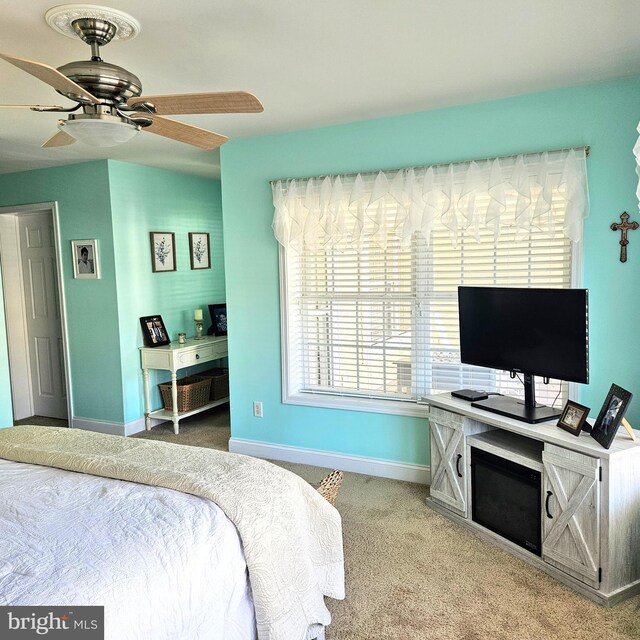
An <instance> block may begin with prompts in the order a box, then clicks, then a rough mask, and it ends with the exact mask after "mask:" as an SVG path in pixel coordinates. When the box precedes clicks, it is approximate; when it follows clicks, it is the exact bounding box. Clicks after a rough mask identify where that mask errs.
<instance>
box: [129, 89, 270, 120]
mask: <svg viewBox="0 0 640 640" xmlns="http://www.w3.org/2000/svg"><path fill="white" fill-rule="evenodd" d="M141 102H150V103H152V104H153V105H154V106H155V108H156V112H157V113H158V114H160V115H161V116H171V115H187V114H191V113H260V112H261V111H264V107H263V106H262V103H261V102H260V100H258V98H256V97H255V96H254V95H253V94H251V93H247V92H246V91H225V92H222V93H177V94H175V95H164V96H139V97H137V98H129V100H128V101H127V106H129V107H132V108H135V106H136V105H137V104H140V103H141Z"/></svg>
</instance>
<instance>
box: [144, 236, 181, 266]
mask: <svg viewBox="0 0 640 640" xmlns="http://www.w3.org/2000/svg"><path fill="white" fill-rule="evenodd" d="M175 236H176V234H175V233H172V232H170V231H151V232H150V233H149V237H150V240H151V269H152V270H153V273H159V272H162V271H175V270H176V237H175Z"/></svg>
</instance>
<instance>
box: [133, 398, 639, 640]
mask: <svg viewBox="0 0 640 640" xmlns="http://www.w3.org/2000/svg"><path fill="white" fill-rule="evenodd" d="M228 421H229V414H228V412H227V410H226V408H224V407H222V408H221V407H218V408H216V409H212V410H211V411H209V412H206V413H203V414H199V415H197V416H193V417H192V418H189V419H187V420H185V421H183V422H181V428H180V431H181V433H180V435H178V436H175V435H174V434H173V431H172V429H171V426H170V425H161V426H159V427H156V428H155V429H153V430H152V431H151V432H149V433H143V434H139V435H140V437H145V438H148V437H151V438H158V439H162V440H168V441H172V442H181V443H183V444H191V445H196V446H204V447H213V448H216V449H226V447H227V442H228V439H229V423H228ZM278 464H281V465H282V466H284V467H286V468H288V469H290V470H291V471H294V472H296V473H299V474H300V475H301V476H302V477H304V478H305V479H307V480H309V481H312V482H315V481H318V480H320V479H321V478H322V477H323V476H324V475H325V474H326V469H319V468H317V467H308V466H303V465H294V464H286V463H278ZM426 494H427V488H426V487H423V486H420V485H415V484H410V483H407V482H398V481H394V480H385V479H381V478H373V477H369V476H364V475H359V474H351V473H347V474H345V480H344V483H343V486H342V489H341V490H340V495H339V496H338V501H337V507H338V510H339V511H340V513H341V514H342V518H343V528H344V544H345V560H346V587H347V597H346V599H345V600H344V601H341V602H338V601H336V600H331V599H328V600H327V604H328V606H329V609H330V610H331V613H332V616H333V623H332V625H331V626H330V627H329V629H328V631H327V640H485V639H494V638H495V639H496V640H622V639H625V640H627V639H628V640H631V639H633V640H638V639H640V596H637V597H635V598H632V599H630V600H627V601H625V602H623V603H621V604H619V605H617V606H615V607H612V608H609V609H607V608H604V607H601V606H599V605H597V604H595V603H593V602H591V601H590V600H588V599H586V598H585V597H583V596H581V595H579V594H577V593H575V592H574V591H572V590H571V589H569V588H568V587H565V586H563V585H561V584H560V583H558V582H556V581H555V580H553V579H552V578H550V577H548V576H547V575H546V574H544V573H542V572H541V571H538V570H537V569H535V568H533V567H531V566H529V565H528V564H526V563H525V562H523V561H521V560H518V559H516V558H514V557H512V556H510V555H509V554H507V553H505V552H502V551H500V550H498V549H496V548H495V547H494V546H492V545H491V544H489V543H486V542H484V541H482V540H480V539H479V538H477V537H476V536H474V535H473V534H471V533H469V532H467V531H465V530H463V529H462V528H460V527H459V526H458V525H456V524H454V523H452V522H449V521H448V520H447V519H446V518H443V517H442V516H440V515H438V514H436V513H434V512H433V511H431V510H430V509H428V508H427V507H426V506H425V505H424V498H425V496H426ZM638 552H639V553H640V550H638Z"/></svg>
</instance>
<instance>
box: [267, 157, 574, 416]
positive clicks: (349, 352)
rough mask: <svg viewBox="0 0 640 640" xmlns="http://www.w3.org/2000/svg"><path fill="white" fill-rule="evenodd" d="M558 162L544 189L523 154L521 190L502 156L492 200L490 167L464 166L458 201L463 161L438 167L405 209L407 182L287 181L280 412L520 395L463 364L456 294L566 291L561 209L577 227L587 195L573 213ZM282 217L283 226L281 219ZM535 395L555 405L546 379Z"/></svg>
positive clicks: (396, 407)
mask: <svg viewBox="0 0 640 640" xmlns="http://www.w3.org/2000/svg"><path fill="white" fill-rule="evenodd" d="M563 153H564V155H562V156H558V157H554V158H553V162H555V165H554V166H553V167H552V168H551V170H547V167H543V169H544V174H545V176H544V177H545V178H547V177H549V176H555V177H553V178H549V180H551V186H550V183H545V181H544V180H539V179H538V177H539V175H540V173H541V171H542V169H541V166H542V165H543V164H544V163H543V162H541V157H540V155H539V154H534V155H532V156H526V157H524V158H523V157H522V156H520V158H523V160H522V165H521V166H522V167H525V170H524V172H525V174H526V176H527V180H526V181H525V186H526V190H525V189H523V187H522V184H523V183H522V180H521V178H522V176H521V177H520V178H519V179H520V183H518V184H516V185H515V188H514V185H513V183H514V177H517V176H516V174H517V160H516V161H514V160H511V161H508V160H505V159H501V164H502V165H503V166H502V167H501V168H502V173H501V176H500V177H501V178H504V179H503V180H502V182H499V183H498V186H499V193H498V192H497V191H496V189H495V187H492V186H491V183H490V181H489V182H486V181H485V182H483V181H482V180H481V179H480V178H481V176H482V175H484V176H489V175H490V174H491V171H492V165H491V163H490V162H489V161H486V162H487V165H486V167H485V168H484V171H483V170H482V168H481V167H480V166H479V165H478V164H476V163H472V165H475V167H471V170H472V171H474V172H475V179H474V184H476V187H475V188H474V190H473V191H472V192H469V191H468V190H467V191H465V188H466V185H468V184H469V170H470V169H469V166H470V165H469V164H468V163H467V164H464V165H463V164H460V165H450V166H449V167H445V168H437V170H436V171H435V172H433V171H432V175H431V177H429V178H428V179H427V178H426V177H425V178H423V180H422V185H423V186H424V185H425V184H427V186H428V187H430V188H427V189H423V190H422V191H421V192H419V194H420V198H421V202H419V204H420V206H419V207H413V208H412V203H413V202H415V200H416V197H415V196H416V192H415V189H414V188H413V187H415V185H416V184H418V183H419V181H418V180H416V174H415V172H414V173H413V174H412V175H411V176H410V177H409V178H408V177H407V174H406V173H405V174H404V175H403V178H404V183H403V190H398V189H396V190H395V192H394V191H393V189H391V188H389V189H388V190H387V191H386V192H384V191H381V190H380V189H379V188H378V191H377V192H376V188H377V187H376V185H377V186H378V187H379V186H380V183H381V182H382V183H383V184H386V185H393V183H394V179H395V176H394V177H391V179H389V176H387V175H385V174H377V175H367V176H346V177H339V178H334V179H330V178H325V179H324V180H320V181H315V180H309V181H302V186H303V187H304V188H302V189H301V188H298V186H297V185H296V184H292V183H291V182H290V183H289V184H288V185H287V187H288V188H287V189H286V193H285V190H281V191H280V193H279V194H278V193H276V186H275V185H274V202H275V205H276V218H275V219H274V229H275V230H276V235H278V233H279V232H280V235H281V236H282V231H283V225H288V227H287V229H286V231H287V233H288V235H287V240H288V242H286V243H285V245H286V246H281V299H282V301H283V304H282V310H283V311H282V323H283V332H282V334H283V370H284V376H283V380H284V383H285V389H284V392H283V397H284V401H285V402H296V403H302V404H312V405H318V404H319V405H323V406H334V407H340V406H345V407H362V408H366V409H367V410H376V409H377V410H382V411H384V410H385V407H386V410H388V411H390V412H401V413H403V412H404V413H414V412H415V411H416V404H417V403H418V402H419V400H420V398H421V397H422V396H424V395H425V394H427V393H433V392H440V391H449V390H453V389H460V388H476V389H492V390H498V391H500V392H503V393H509V394H511V395H519V396H522V385H521V383H520V382H519V381H518V380H517V379H516V380H513V379H511V378H510V375H509V373H505V372H498V371H494V370H492V369H486V368H482V367H471V366H467V365H463V364H461V363H460V353H459V337H458V309H457V287H458V285H462V284H464V285H485V286H487V285H488V286H518V287H570V286H576V285H577V282H575V278H573V275H574V274H575V273H577V269H576V268H575V265H576V264H577V259H578V253H577V251H576V247H577V246H578V245H577V244H576V243H575V242H572V240H571V239H570V238H569V237H567V228H568V218H569V217H570V216H571V215H575V211H574V212H573V213H572V212H571V207H572V206H573V207H575V206H580V207H581V208H582V211H581V213H580V215H581V216H582V217H584V215H585V214H586V197H584V193H585V191H584V190H583V192H582V194H583V198H582V200H579V201H578V202H576V199H575V198H574V199H573V200H572V199H571V198H568V197H567V194H568V193H569V186H570V185H568V184H567V181H566V179H565V177H566V173H567V171H566V165H567V152H563ZM583 158H584V153H583ZM547 159H548V158H547ZM527 161H528V162H527ZM548 164H549V166H551V163H548ZM504 165H507V168H506V169H505V167H504ZM452 167H453V169H452ZM494 167H495V165H494ZM411 171H413V170H411ZM426 171H427V170H425V176H426ZM521 173H522V171H521ZM380 175H385V178H384V180H381V179H380ZM396 175H397V174H396ZM582 175H584V174H582ZM505 176H507V177H506V178H505ZM563 176H565V177H563ZM494 177H495V175H494ZM327 180H330V181H331V182H330V183H328V182H327ZM358 181H359V182H360V184H359V185H358V184H357V183H358ZM395 182H396V186H398V184H399V183H398V181H397V180H396V181H395ZM336 184H337V185H338V188H336ZM408 185H409V186H408ZM411 185H413V186H411ZM447 185H448V186H447ZM280 186H281V189H282V185H281V183H280ZM329 186H330V188H329ZM323 190H324V194H323ZM579 192H580V189H577V191H576V189H575V188H574V191H573V193H579ZM380 193H384V195H383V196H382V197H375V196H376V195H379V194H380ZM407 193H408V194H409V195H408V196H407ZM523 193H524V196H523ZM360 194H364V196H363V197H359V198H358V197H356V198H354V195H355V196H359V195H360ZM367 194H368V205H367V206H365V204H364V203H365V202H366V201H367ZM496 198H497V199H498V201H499V203H500V204H501V206H500V207H497V208H496ZM471 200H472V202H470V201H471ZM542 201H543V203H542V204H541V202H542ZM423 203H426V204H423ZM279 207H280V214H281V215H286V216H289V217H288V219H287V220H283V219H282V218H280V219H278V215H279V214H278V208H279ZM492 207H493V211H496V210H497V211H498V212H499V215H494V216H492V215H491V212H492ZM528 210H529V211H528ZM536 210H537V211H538V212H540V211H542V212H543V213H542V214H540V215H537V216H536V215H535V211H536ZM283 212H284V214H283ZM430 214H431V215H430ZM582 217H581V218H580V222H581V220H582ZM412 219H413V221H414V222H413V223H412V222H411V220H412ZM523 219H524V220H525V221H528V224H525V228H523ZM572 225H573V226H572V233H573V234H574V236H575V233H576V224H575V222H572ZM577 226H578V227H581V225H579V224H578V225H577ZM578 235H580V231H579V230H578ZM279 239H280V238H279ZM574 239H575V237H574ZM577 239H578V240H579V237H578V238H577ZM538 382H540V381H539V380H538ZM537 392H538V399H539V401H541V402H543V403H545V404H552V403H553V402H554V400H556V398H557V402H563V401H564V399H566V397H567V385H566V384H565V383H561V382H559V381H551V384H550V385H545V386H542V385H539V386H538V389H537Z"/></svg>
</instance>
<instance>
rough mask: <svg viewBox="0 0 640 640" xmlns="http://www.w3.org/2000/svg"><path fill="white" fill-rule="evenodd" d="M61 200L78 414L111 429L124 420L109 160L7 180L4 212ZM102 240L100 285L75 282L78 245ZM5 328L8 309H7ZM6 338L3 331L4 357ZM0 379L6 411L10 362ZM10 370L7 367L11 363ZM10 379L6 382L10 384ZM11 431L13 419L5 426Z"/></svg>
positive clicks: (0, 192)
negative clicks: (75, 246) (80, 241)
mask: <svg viewBox="0 0 640 640" xmlns="http://www.w3.org/2000/svg"><path fill="white" fill-rule="evenodd" d="M52 201H57V203H58V212H59V217H60V234H61V238H60V240H61V250H62V261H63V274H62V277H63V280H64V288H65V294H66V314H67V325H68V335H69V359H70V362H69V366H70V370H71V387H72V390H73V402H74V414H75V416H76V417H79V418H90V419H94V420H103V421H108V422H119V421H121V419H122V410H123V407H122V393H121V391H120V390H121V388H122V379H121V371H120V358H119V355H118V354H119V349H120V346H119V343H120V336H119V334H118V318H117V307H116V280H115V266H114V254H113V233H112V225H111V206H110V198H109V176H108V172H107V163H106V162H105V161H98V162H88V163H83V164H76V165H68V166H65V167H56V168H52V169H40V170H37V171H24V172H20V173H12V174H4V175H0V206H10V205H20V204H31V203H39V202H52ZM89 238H96V239H97V240H98V256H99V260H100V272H101V278H100V279H99V280H75V279H74V278H73V263H72V256H71V240H73V239H89ZM0 315H1V316H2V319H1V320H0V325H2V326H4V309H3V308H2V309H0ZM5 351H6V332H5V331H4V330H3V331H1V332H0V353H2V354H4V352H5ZM0 364H2V366H3V373H0V378H1V379H0V404H1V405H2V406H6V405H8V406H9V407H10V406H11V392H10V388H9V384H8V376H7V378H6V379H5V377H4V375H5V373H4V372H5V371H6V369H5V366H4V365H5V363H4V362H2V363H0ZM7 367H8V363H7ZM5 380H6V382H5ZM10 424H12V417H11V413H9V414H8V415H7V416H4V417H3V418H2V425H3V426H7V425H10Z"/></svg>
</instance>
